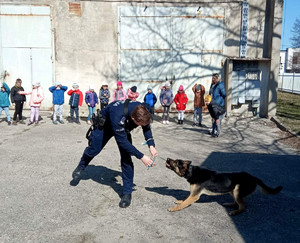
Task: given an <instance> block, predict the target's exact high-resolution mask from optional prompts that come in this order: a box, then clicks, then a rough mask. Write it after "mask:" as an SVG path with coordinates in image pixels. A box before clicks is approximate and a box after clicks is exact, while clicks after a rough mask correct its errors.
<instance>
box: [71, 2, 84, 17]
mask: <svg viewBox="0 0 300 243" xmlns="http://www.w3.org/2000/svg"><path fill="white" fill-rule="evenodd" d="M81 14H82V11H81V3H80V2H79V3H76V2H69V15H70V16H81Z"/></svg>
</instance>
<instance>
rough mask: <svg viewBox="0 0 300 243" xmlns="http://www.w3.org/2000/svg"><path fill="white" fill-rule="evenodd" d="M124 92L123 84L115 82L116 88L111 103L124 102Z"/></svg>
mask: <svg viewBox="0 0 300 243" xmlns="http://www.w3.org/2000/svg"><path fill="white" fill-rule="evenodd" d="M126 98H127V97H126V91H125V89H123V84H122V82H121V81H118V82H117V88H116V90H115V92H114V95H113V101H116V100H126Z"/></svg>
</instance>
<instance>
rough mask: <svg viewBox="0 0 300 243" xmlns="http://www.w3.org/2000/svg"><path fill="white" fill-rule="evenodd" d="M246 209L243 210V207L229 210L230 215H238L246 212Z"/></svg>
mask: <svg viewBox="0 0 300 243" xmlns="http://www.w3.org/2000/svg"><path fill="white" fill-rule="evenodd" d="M244 211H245V210H241V209H238V210H233V211H231V212H229V215H230V216H235V215H238V214H240V213H242V212H244Z"/></svg>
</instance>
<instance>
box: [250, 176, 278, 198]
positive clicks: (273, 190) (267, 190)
mask: <svg viewBox="0 0 300 243" xmlns="http://www.w3.org/2000/svg"><path fill="white" fill-rule="evenodd" d="M254 178H255V182H256V184H257V185H259V186H260V187H261V191H262V193H264V194H271V195H272V194H277V193H278V192H280V191H281V190H282V186H278V187H276V188H271V187H268V186H267V185H266V184H265V183H263V181H262V180H260V179H258V178H257V177H254Z"/></svg>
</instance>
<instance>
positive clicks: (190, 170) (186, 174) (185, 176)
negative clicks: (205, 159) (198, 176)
mask: <svg viewBox="0 0 300 243" xmlns="http://www.w3.org/2000/svg"><path fill="white" fill-rule="evenodd" d="M192 170H193V166H192V165H189V169H188V170H187V173H185V175H184V178H188V177H189V175H190V174H192Z"/></svg>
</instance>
